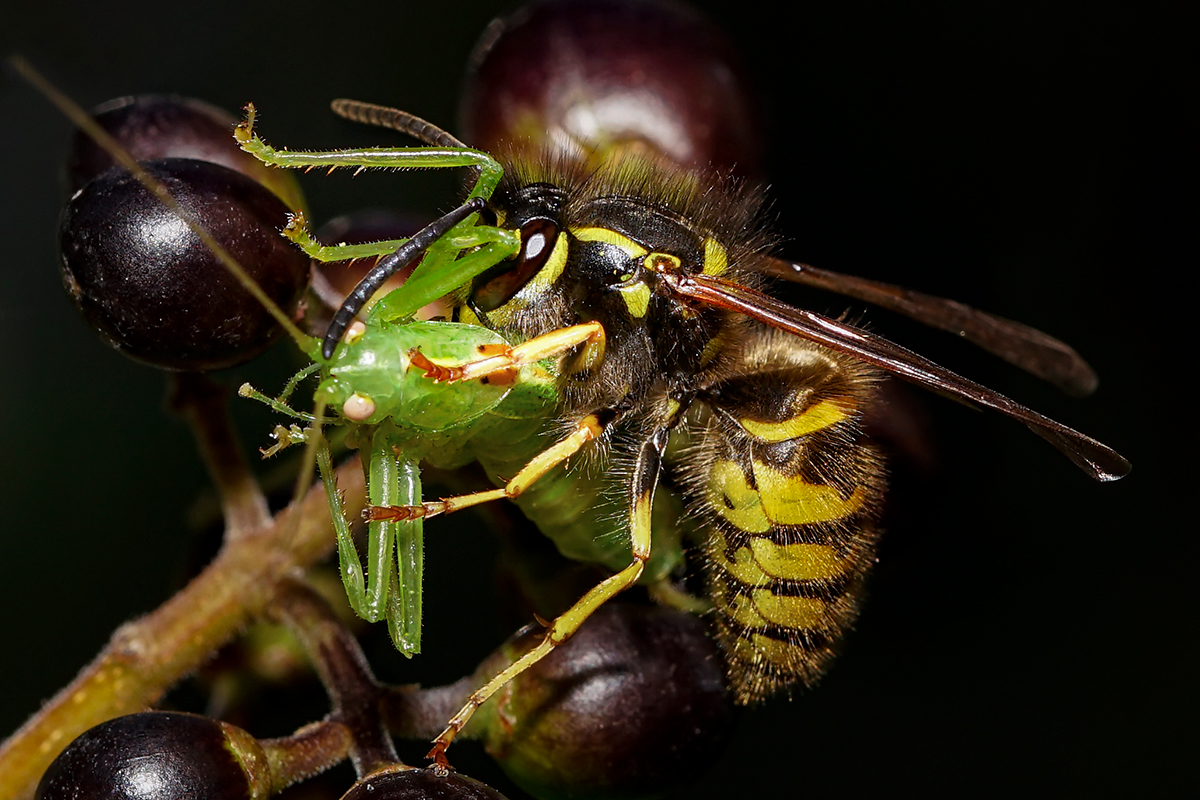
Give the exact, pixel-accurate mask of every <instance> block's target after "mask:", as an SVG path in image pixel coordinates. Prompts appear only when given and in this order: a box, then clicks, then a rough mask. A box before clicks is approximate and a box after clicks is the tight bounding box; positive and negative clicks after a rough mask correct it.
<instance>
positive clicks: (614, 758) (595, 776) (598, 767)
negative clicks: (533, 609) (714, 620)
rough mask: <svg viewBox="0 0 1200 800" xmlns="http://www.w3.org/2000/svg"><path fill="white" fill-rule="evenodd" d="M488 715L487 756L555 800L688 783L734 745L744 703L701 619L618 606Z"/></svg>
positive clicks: (516, 648) (523, 679) (524, 678)
mask: <svg viewBox="0 0 1200 800" xmlns="http://www.w3.org/2000/svg"><path fill="white" fill-rule="evenodd" d="M543 633H544V632H543V631H542V630H535V631H531V632H529V633H527V634H526V635H525V636H524V637H518V639H517V640H515V641H514V642H512V643H510V645H509V647H508V649H509V650H510V652H511V653H512V654H513V655H516V654H518V653H519V652H523V651H524V650H525V649H526V648H527V647H528V646H529V644H530V643H531V642H530V640H531V639H534V638H536V637H538V636H541V635H543ZM480 713H481V715H483V716H484V717H485V718H486V722H485V725H486V733H485V734H484V737H483V738H484V742H485V745H486V747H487V749H488V752H489V753H491V754H492V756H493V757H495V758H496V759H497V761H498V762H499V763H500V765H501V767H503V768H504V771H505V772H507V773H508V775H509V777H511V778H512V779H513V781H514V782H515V783H517V784H518V785H519V786H521V787H522V788H523V789H525V790H526V791H528V792H529V793H530V794H532V795H534V796H536V797H539V798H543V800H545V799H546V798H557V797H571V798H608V797H612V798H618V797H631V796H632V797H643V796H646V795H653V794H657V793H661V792H665V791H667V790H669V789H671V788H673V787H676V786H678V785H679V784H681V783H684V782H687V781H688V780H690V779H692V778H694V777H696V776H697V775H699V774H700V773H701V772H702V771H703V770H704V769H705V767H706V766H707V765H709V764H710V763H711V762H712V760H713V759H714V758H715V757H716V755H717V754H718V753H719V752H720V751H721V749H722V748H723V747H724V746H725V743H726V741H727V740H728V737H729V735H730V733H731V729H732V723H733V721H734V718H735V715H736V706H735V704H734V701H733V697H732V695H731V693H730V692H729V691H728V689H727V687H726V681H725V668H724V662H723V661H722V659H721V656H720V653H719V652H718V651H717V648H716V646H715V645H714V643H713V642H712V640H711V639H710V638H709V636H708V635H707V633H706V632H705V626H704V623H703V622H702V621H701V620H699V619H698V618H696V617H695V616H692V615H690V614H686V613H684V612H681V611H676V610H674V609H667V608H662V607H658V606H646V605H636V604H632V603H614V604H610V605H606V606H603V607H602V608H601V609H600V610H599V611H597V612H596V613H595V614H593V615H592V616H591V617H590V618H589V619H588V620H587V622H586V623H585V624H584V625H583V627H582V628H581V629H580V630H579V632H578V633H576V634H575V636H573V637H572V638H571V639H570V640H569V641H567V642H566V643H565V644H563V645H562V646H561V647H559V648H557V649H556V650H554V651H553V652H551V654H550V655H548V656H547V657H546V658H544V659H542V660H541V661H539V662H538V663H537V664H536V665H534V666H533V667H531V668H530V669H529V670H527V671H526V672H523V673H521V675H519V676H518V677H517V678H516V679H515V680H514V681H513V682H512V684H511V685H510V686H509V687H506V688H505V690H503V692H502V693H501V695H500V702H499V704H498V706H496V707H495V708H494V709H492V710H490V711H489V710H488V708H487V707H486V706H485V707H484V710H483V711H481V712H480Z"/></svg>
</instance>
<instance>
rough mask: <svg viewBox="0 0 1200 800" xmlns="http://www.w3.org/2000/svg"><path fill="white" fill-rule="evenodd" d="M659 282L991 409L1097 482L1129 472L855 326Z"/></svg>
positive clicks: (721, 286)
mask: <svg viewBox="0 0 1200 800" xmlns="http://www.w3.org/2000/svg"><path fill="white" fill-rule="evenodd" d="M661 275H662V278H663V280H664V282H665V284H666V285H667V286H668V287H669V289H670V290H671V291H672V292H674V293H675V294H677V295H679V296H680V297H683V298H690V299H692V300H698V301H700V302H703V303H706V304H708V305H712V306H716V307H718V308H725V309H728V310H730V311H736V312H738V313H740V314H745V315H746V316H747V317H750V318H751V319H756V320H758V321H759V322H762V323H764V324H767V325H770V326H771V327H773V328H779V329H780V330H784V331H787V332H788V333H792V334H795V335H796V336H801V337H803V338H805V339H809V340H811V341H814V342H817V343H818V344H821V345H824V346H825V347H828V348H830V349H831V350H837V351H839V352H842V353H846V354H847V355H850V356H853V357H855V358H858V359H860V360H862V361H864V362H866V363H868V364H872V365H874V366H877V367H879V368H881V369H884V370H887V371H888V372H892V373H895V374H896V375H899V376H900V377H902V378H905V379H906V380H910V381H912V382H913V383H918V384H920V385H922V386H924V387H926V388H929V389H933V390H935V391H938V392H942V393H944V394H947V395H949V396H950V397H953V398H956V399H960V400H966V401H969V402H972V403H977V404H979V405H981V406H986V407H988V408H992V409H995V410H996V411H999V412H1000V413H1002V414H1005V415H1007V416H1009V417H1012V418H1013V419H1015V420H1018V421H1019V422H1021V423H1023V424H1024V425H1025V427H1027V428H1029V429H1030V430H1031V431H1033V432H1034V433H1036V434H1037V435H1038V436H1041V437H1042V438H1043V439H1045V440H1046V441H1048V442H1050V444H1052V445H1054V446H1055V447H1056V448H1058V450H1059V451H1060V452H1062V453H1063V455H1065V456H1066V457H1067V458H1069V459H1071V461H1073V462H1074V463H1075V464H1076V465H1077V466H1078V467H1079V468H1080V469H1082V470H1083V471H1084V472H1086V473H1088V474H1089V475H1091V476H1092V477H1093V478H1095V479H1096V480H1099V481H1114V480H1117V479H1119V478H1122V477H1124V476H1125V475H1127V474H1128V473H1129V470H1130V464H1129V462H1128V461H1126V460H1125V459H1124V458H1122V457H1121V455H1120V454H1118V453H1117V452H1116V451H1115V450H1113V449H1112V448H1110V447H1108V446H1107V445H1104V444H1102V443H1100V442H1098V441H1096V440H1095V439H1092V438H1091V437H1088V436H1084V435H1083V434H1082V433H1080V432H1079V431H1076V430H1073V429H1071V428H1068V427H1067V426H1065V425H1062V424H1060V423H1058V422H1055V421H1054V420H1052V419H1050V418H1048V417H1045V416H1042V415H1041V414H1038V413H1037V412H1036V411H1032V410H1030V409H1028V408H1026V407H1025V406H1023V405H1021V404H1019V403H1016V402H1014V401H1012V400H1010V399H1008V398H1007V397H1005V396H1004V395H1002V394H1000V393H999V392H995V391H992V390H991V389H988V388H987V387H985V386H981V385H980V384H978V383H975V382H974V381H971V380H968V379H966V378H964V377H962V376H961V375H958V374H956V373H954V372H951V371H950V370H948V369H946V368H945V367H941V366H938V365H937V364H935V363H933V362H932V361H930V360H929V359H927V358H924V357H922V356H919V355H917V354H916V353H914V352H912V351H911V350H908V349H906V348H904V347H901V346H900V345H898V344H895V343H893V342H890V341H888V340H887V339H884V338H883V337H881V336H876V335H875V334H873V333H869V332H867V331H865V330H862V329H861V328H856V327H854V326H853V325H849V324H846V323H844V322H838V321H836V320H832V319H830V318H828V317H825V316H822V315H820V314H815V313H813V312H811V311H804V310H802V309H798V308H793V307H792V306H789V305H787V304H786V303H782V302H780V301H779V300H776V299H775V298H773V297H771V296H770V295H766V294H763V293H762V292H759V291H756V290H754V289H750V288H747V287H745V286H742V285H740V284H737V283H733V282H732V281H727V280H723V279H721V278H716V277H711V276H708V275H683V274H680V273H675V272H663V273H661Z"/></svg>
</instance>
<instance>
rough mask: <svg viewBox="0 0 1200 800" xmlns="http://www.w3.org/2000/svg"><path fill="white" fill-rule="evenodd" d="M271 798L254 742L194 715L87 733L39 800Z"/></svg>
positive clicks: (140, 718) (46, 779)
mask: <svg viewBox="0 0 1200 800" xmlns="http://www.w3.org/2000/svg"><path fill="white" fill-rule="evenodd" d="M270 794H271V776H270V769H269V766H268V764H267V757H266V755H265V754H264V753H263V751H262V749H261V748H260V747H259V745H258V742H256V741H255V739H254V737H252V736H251V735H250V734H248V733H246V732H245V731H243V730H242V729H241V728H236V727H234V726H232V725H229V724H227V723H224V722H218V721H217V720H213V719H209V718H207V717H201V716H197V715H194V714H180V713H174V712H164V711H149V712H146V713H142V714H131V715H129V716H126V717H118V718H116V719H112V720H109V721H108V722H102V723H101V724H99V725H97V726H96V727H94V728H92V729H90V730H87V731H84V733H82V734H81V735H80V736H79V738H77V739H76V740H75V741H73V742H71V744H69V745H67V748H66V749H65V750H63V751H62V753H60V754H59V755H58V758H56V759H54V761H53V762H52V763H51V764H50V768H49V769H47V770H46V774H45V775H43V776H42V781H41V783H39V784H38V788H37V794H36V800H191V798H195V800H202V799H207V798H214V799H215V798H235V797H236V798H244V799H245V800H257V799H258V798H266V797H269V796H270Z"/></svg>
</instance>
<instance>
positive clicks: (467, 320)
mask: <svg viewBox="0 0 1200 800" xmlns="http://www.w3.org/2000/svg"><path fill="white" fill-rule="evenodd" d="M458 321H459V322H461V323H462V324H464V325H480V326H482V325H483V322H482V321H480V319H479V317H478V316H477V315H476V314H475V312H474V311H472V310H471V307H470V306H468V305H462V306H459V307H458Z"/></svg>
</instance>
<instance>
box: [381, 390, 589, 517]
mask: <svg viewBox="0 0 1200 800" xmlns="http://www.w3.org/2000/svg"><path fill="white" fill-rule="evenodd" d="M603 432H604V426H603V425H601V423H600V420H599V419H598V418H597V417H596V416H595V415H594V414H589V415H588V416H586V417H584V418H583V419H582V420H580V422H579V425H578V426H577V427H576V428H575V430H574V431H572V432H571V434H570V435H568V436H567V437H566V438H564V439H562V440H560V441H559V442H557V443H556V444H554V445H553V446H551V447H549V448H547V449H545V450H543V451H542V452H540V453H538V454H537V455H536V456H534V457H533V460H531V461H530V462H529V463H528V464H526V465H525V466H524V467H522V468H521V471H520V472H518V473H517V474H516V475H514V476H513V477H512V479H510V480H509V481H508V483H506V484H504V486H502V487H501V488H499V489H489V490H488V491H485V492H474V493H473V494H464V495H459V496H457V497H447V498H445V499H442V500H430V501H427V502H424V503H421V504H420V505H407V506H405V505H397V506H383V505H370V506H367V508H366V509H364V510H363V518H364V519H366V520H370V521H372V522H374V521H378V520H389V521H401V520H416V519H426V518H428V517H435V516H437V515H439V514H450V513H452V512H454V511H461V510H462V509H464V508H470V507H471V506H477V505H479V504H480V503H488V502H491V501H492V500H503V499H505V498H508V499H509V500H511V499H513V498H516V497H518V496H519V495H520V494H521V493H522V492H524V491H525V490H526V489H528V488H529V487H530V486H532V485H533V484H534V483H535V482H536V481H537V480H538V478H541V477H542V476H543V475H545V474H546V473H547V472H549V471H550V470H552V469H554V468H555V467H556V466H558V465H559V464H561V463H562V462H564V461H566V460H567V459H568V458H570V457H571V456H573V455H575V454H576V453H578V452H579V450H580V449H581V448H582V447H583V446H584V445H585V444H587V443H588V442H590V441H593V440H594V439H596V438H597V437H599V436H600V434H601V433H603Z"/></svg>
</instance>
